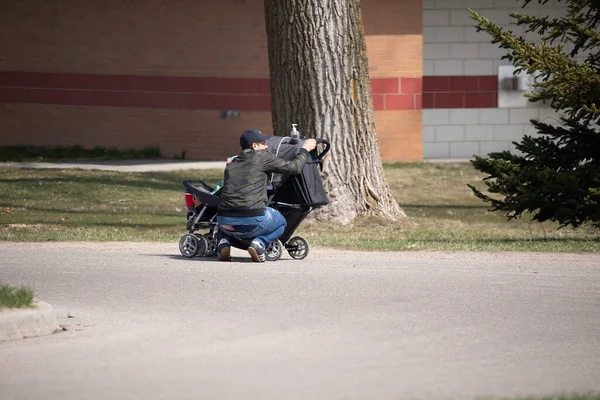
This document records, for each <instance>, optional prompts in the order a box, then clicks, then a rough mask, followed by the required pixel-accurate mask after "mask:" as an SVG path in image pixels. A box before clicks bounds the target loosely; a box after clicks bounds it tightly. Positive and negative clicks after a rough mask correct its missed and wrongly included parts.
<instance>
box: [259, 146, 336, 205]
mask: <svg viewBox="0 0 600 400" xmlns="http://www.w3.org/2000/svg"><path fill="white" fill-rule="evenodd" d="M266 144H267V146H268V148H269V152H271V153H272V154H274V155H276V156H277V157H280V158H283V159H284V160H287V161H291V160H293V159H294V158H295V157H296V155H297V154H298V152H299V151H300V149H301V148H302V140H299V139H292V138H290V137H288V136H273V137H271V138H269V139H268V140H267V141H266ZM319 163H320V161H319V160H318V159H317V156H316V153H315V152H314V151H312V152H310V156H309V159H308V161H307V163H306V165H305V166H304V168H303V169H302V172H301V173H300V174H299V175H291V176H290V175H285V174H273V175H272V176H271V185H272V187H273V189H272V190H273V193H274V194H273V198H272V199H271V200H272V201H277V202H283V203H291V204H299V205H302V206H311V207H319V206H323V205H325V204H327V203H329V200H328V199H327V196H326V195H325V190H324V189H323V181H322V180H321V174H320V173H319V169H318V167H317V166H318V165H319Z"/></svg>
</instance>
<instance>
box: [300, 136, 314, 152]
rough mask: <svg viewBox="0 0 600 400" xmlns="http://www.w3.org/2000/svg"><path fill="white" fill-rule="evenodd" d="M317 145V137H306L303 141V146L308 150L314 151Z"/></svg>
mask: <svg viewBox="0 0 600 400" xmlns="http://www.w3.org/2000/svg"><path fill="white" fill-rule="evenodd" d="M315 147H317V141H316V140H315V139H306V140H305V141H304V142H302V148H303V149H305V150H306V151H312V150H314V149H315Z"/></svg>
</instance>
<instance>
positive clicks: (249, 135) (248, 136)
mask: <svg viewBox="0 0 600 400" xmlns="http://www.w3.org/2000/svg"><path fill="white" fill-rule="evenodd" d="M270 137H271V136H268V135H263V134H262V132H261V131H259V130H258V129H248V130H247V131H246V132H244V133H242V136H240V146H242V149H247V148H248V147H250V146H252V143H256V142H264V141H265V140H267V139H269V138H270Z"/></svg>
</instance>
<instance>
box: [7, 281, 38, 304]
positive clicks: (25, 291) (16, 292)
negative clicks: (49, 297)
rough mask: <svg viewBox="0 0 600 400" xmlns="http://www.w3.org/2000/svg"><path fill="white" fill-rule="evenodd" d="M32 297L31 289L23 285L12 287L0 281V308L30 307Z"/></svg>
mask: <svg viewBox="0 0 600 400" xmlns="http://www.w3.org/2000/svg"><path fill="white" fill-rule="evenodd" d="M33 299H34V294H33V290H31V289H29V288H27V287H24V286H21V287H13V286H9V285H6V284H3V283H1V282H0V310H1V309H3V308H26V307H32V306H33Z"/></svg>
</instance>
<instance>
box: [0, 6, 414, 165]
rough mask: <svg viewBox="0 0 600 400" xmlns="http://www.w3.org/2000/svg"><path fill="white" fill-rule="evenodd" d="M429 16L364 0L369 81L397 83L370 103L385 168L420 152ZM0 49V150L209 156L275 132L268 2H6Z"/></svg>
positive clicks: (221, 154)
mask: <svg viewBox="0 0 600 400" xmlns="http://www.w3.org/2000/svg"><path fill="white" fill-rule="evenodd" d="M421 15H422V13H421V0H410V1H403V2H397V1H394V0H364V1H363V20H364V26H365V31H366V34H367V46H368V52H369V58H370V67H371V73H372V76H373V78H374V82H375V83H374V85H373V86H374V87H378V84H377V83H376V81H377V80H379V79H389V78H391V79H392V80H394V79H395V80H396V82H397V83H398V85H397V90H396V92H387V89H384V91H383V92H378V93H377V94H378V96H379V97H377V99H374V100H375V102H374V104H375V106H376V114H375V118H376V124H377V126H378V133H379V136H380V138H381V140H382V141H384V142H385V146H381V147H382V156H383V158H384V160H386V161H403V160H417V159H421V157H422V152H421V150H420V149H421V142H422V138H421V135H422V128H421V125H420V124H421V122H420V121H421V119H420V115H421V111H420V108H421V83H420V77H421V76H422V55H421V47H422V39H421V38H422V33H421ZM17 32H21V33H19V34H17ZM0 54H2V56H0V117H1V118H0V145H9V144H38V145H47V146H52V145H54V146H70V145H76V144H77V145H84V146H89V147H93V146H96V145H98V146H102V147H120V148H125V147H127V148H128V147H137V148H141V147H146V146H157V145H158V146H160V148H161V152H162V154H163V155H164V156H165V157H171V156H172V155H181V154H182V151H183V150H185V155H186V157H187V158H189V159H203V160H213V159H223V158H224V157H226V156H228V155H230V154H231V153H232V152H235V151H237V148H238V147H237V146H238V145H237V140H238V137H239V133H240V132H241V131H242V130H243V129H245V128H248V127H259V128H260V129H262V130H263V131H264V132H270V131H271V129H272V128H271V116H270V112H269V111H270V98H269V93H268V87H269V83H268V76H269V70H268V58H267V42H266V34H265V29H264V15H263V2H262V0H221V1H219V2H214V1H193V0H183V1H177V2H163V1H161V0H148V1H144V2H117V1H114V0H97V1H91V0H79V1H75V0H57V1H52V2H46V3H39V2H35V3H34V2H33V1H32V0H21V1H17V0H10V1H7V2H4V4H3V12H2V13H0ZM415 78H416V79H417V81H416V85H410V83H411V82H410V79H415ZM379 86H381V85H379ZM384 86H385V84H384ZM265 88H267V90H265ZM402 88H404V89H402ZM223 109H237V110H239V111H240V113H239V117H238V118H225V119H223V118H220V116H219V115H220V111H221V110H223ZM17 138H18V139H17Z"/></svg>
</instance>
